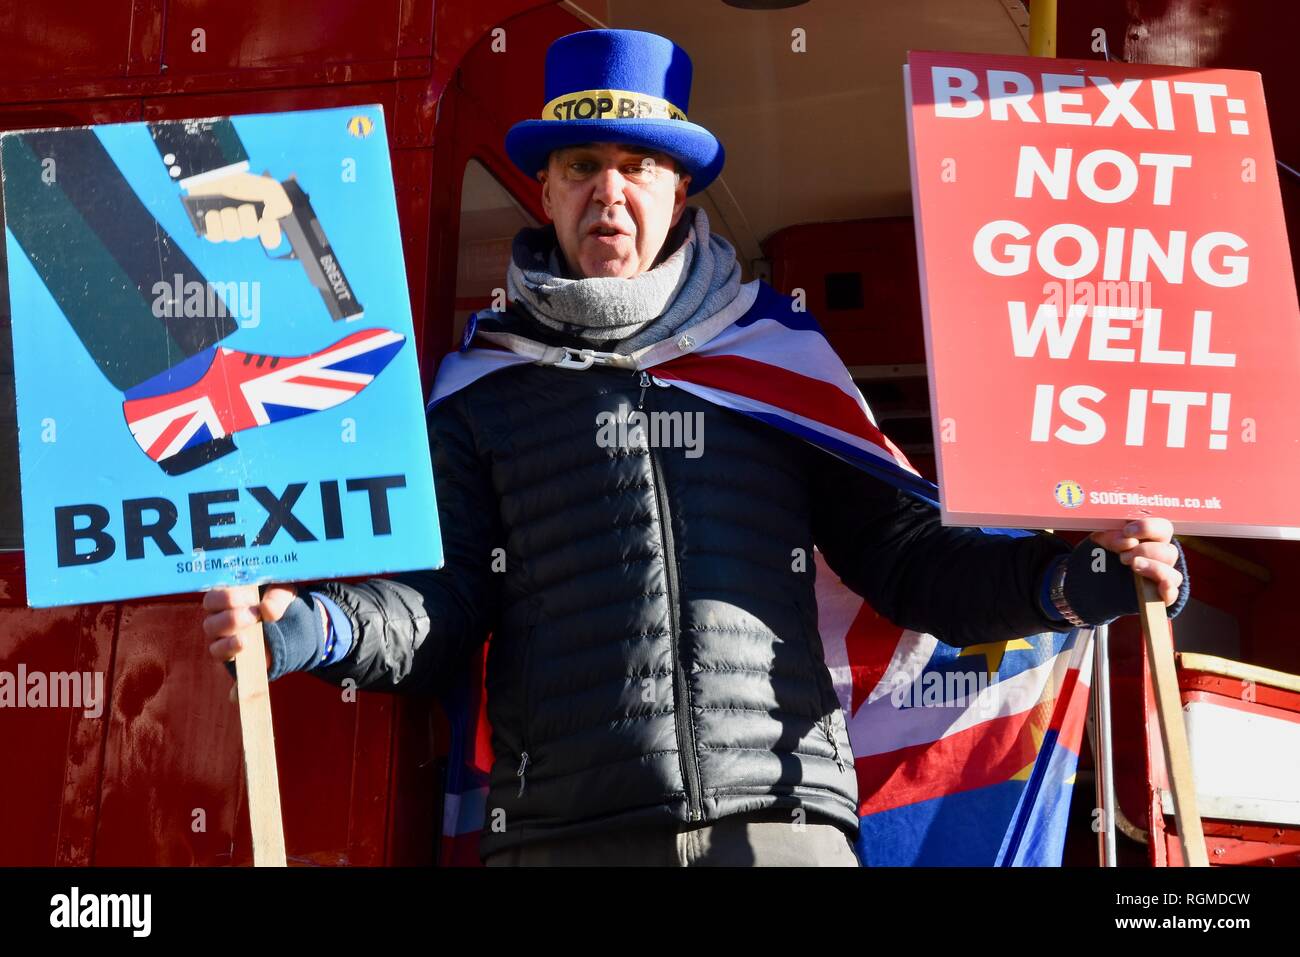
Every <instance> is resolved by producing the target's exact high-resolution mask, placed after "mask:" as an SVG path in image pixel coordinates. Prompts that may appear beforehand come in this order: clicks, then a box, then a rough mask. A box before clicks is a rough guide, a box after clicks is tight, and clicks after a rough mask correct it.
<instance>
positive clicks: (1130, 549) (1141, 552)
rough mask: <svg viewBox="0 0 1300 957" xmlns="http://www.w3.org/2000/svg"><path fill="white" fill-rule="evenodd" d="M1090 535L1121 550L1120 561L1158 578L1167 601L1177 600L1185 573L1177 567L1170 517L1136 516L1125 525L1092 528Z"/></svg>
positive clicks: (1155, 579) (1147, 576)
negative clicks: (1100, 528) (1095, 529)
mask: <svg viewBox="0 0 1300 957" xmlns="http://www.w3.org/2000/svg"><path fill="white" fill-rule="evenodd" d="M1088 537H1089V538H1090V539H1091V540H1092V541H1094V542H1096V543H1097V544H1098V545H1100V546H1101V547H1102V548H1105V549H1106V550H1107V551H1111V552H1116V553H1118V555H1119V560H1120V561H1121V562H1123V563H1124V564H1125V565H1131V566H1132V567H1133V569H1134V570H1135V571H1136V572H1137V573H1138V574H1139V575H1141V576H1142V577H1143V578H1150V579H1151V580H1152V581H1153V582H1155V583H1156V590H1157V591H1158V592H1159V594H1160V597H1161V599H1162V600H1163V601H1164V603H1165V604H1166V605H1172V604H1173V603H1174V602H1175V601H1177V600H1178V589H1179V587H1180V586H1181V585H1182V583H1183V574H1182V572H1180V571H1179V570H1178V569H1177V568H1175V567H1174V564H1175V563H1176V562H1177V561H1178V549H1177V548H1175V547H1174V546H1173V545H1172V544H1171V542H1172V541H1173V537H1174V525H1173V523H1172V522H1171V521H1169V520H1168V519H1167V518H1137V519H1134V520H1133V521H1132V522H1130V523H1129V524H1128V525H1126V526H1124V527H1123V528H1117V529H1111V530H1110V531H1105V532H1093V533H1092V534H1091V535H1089V536H1088Z"/></svg>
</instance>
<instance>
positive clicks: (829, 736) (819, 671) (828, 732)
mask: <svg viewBox="0 0 1300 957" xmlns="http://www.w3.org/2000/svg"><path fill="white" fill-rule="evenodd" d="M794 604H795V608H796V609H798V612H799V628H800V630H801V631H802V632H803V637H804V650H805V651H807V652H808V658H809V660H811V661H812V666H813V678H814V680H815V681H816V682H817V697H818V698H819V699H820V698H821V697H823V696H822V693H821V692H822V688H823V685H824V684H825V682H824V680H823V678H822V675H823V674H824V673H825V674H829V672H827V671H826V663H825V662H824V661H822V660H821V659H820V658H818V657H817V655H816V654H815V653H814V652H813V647H812V642H813V638H814V637H815V638H816V639H817V640H818V641H821V636H820V635H816V636H813V635H809V634H808V629H807V628H804V627H803V621H804V617H803V607H804V606H803V602H802V601H800V600H799V599H797V598H796V599H795V603H794ZM834 690H835V689H834V688H832V689H831V692H832V697H834ZM833 718H834V712H833V711H830V712H827V713H826V714H825V715H823V716H822V717H821V718H820V719H819V720H818V722H817V726H818V727H819V728H821V729H822V734H823V735H825V737H826V740H827V741H828V742H830V746H831V751H832V752H834V754H835V766H836V767H837V768H839V769H840V772H841V773H843V771H844V770H845V766H844V757H843V756H842V755H841V754H840V745H839V742H838V741H836V740H835V730H834V723H833Z"/></svg>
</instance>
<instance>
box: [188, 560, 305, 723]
mask: <svg viewBox="0 0 1300 957" xmlns="http://www.w3.org/2000/svg"><path fill="white" fill-rule="evenodd" d="M242 591H243V589H236V588H214V589H212V591H210V592H207V593H206V594H205V595H204V596H203V610H204V611H206V612H208V616H207V617H206V618H204V619H203V632H204V634H206V635H207V636H208V637H209V638H212V639H214V640H213V642H212V643H211V644H210V645H208V654H210V655H211V656H212V657H213V658H215V659H216V660H217V661H219V662H222V663H223V664H224V663H225V662H227V661H233V660H234V658H235V655H236V654H238V653H239V652H240V651H241V650H242V649H243V647H244V640H243V638H241V637H240V636H239V634H238V632H239V631H241V630H242V629H244V628H247V627H249V626H250V625H252V624H253V623H254V622H257V621H279V620H280V618H281V617H282V616H283V615H284V613H285V610H286V609H287V608H288V607H289V605H290V603H291V602H292V601H293V600H294V599H295V598H296V597H298V588H297V586H295V585H271V586H269V587H268V588H267V589H266V593H265V594H264V595H263V596H262V601H261V603H260V604H257V605H249V604H246V603H244V602H239V601H237V600H236V596H237V595H239V594H240V593H241V592H242ZM263 650H264V651H265V652H266V669H267V671H270V670H271V649H269V648H266V647H265V643H264V644H263ZM230 700H231V701H232V702H233V701H235V700H236V689H235V688H231V689H230Z"/></svg>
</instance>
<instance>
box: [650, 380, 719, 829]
mask: <svg viewBox="0 0 1300 957" xmlns="http://www.w3.org/2000/svg"><path fill="white" fill-rule="evenodd" d="M640 385H641V398H640V400H639V401H638V402H637V408H638V409H640V408H641V407H642V404H643V403H644V402H645V393H646V389H647V388H648V387H649V385H650V376H649V374H647V373H646V372H645V370H644V369H643V370H641V381H640ZM647 453H648V454H649V456H650V473H651V476H652V479H653V482H654V490H655V508H656V510H657V512H658V514H659V528H660V529H661V534H662V536H663V548H664V575H665V588H666V590H667V593H668V594H667V597H668V633H669V636H670V638H671V641H672V651H673V726H674V728H675V730H676V732H677V754H678V756H679V757H680V758H681V762H682V781H683V783H684V784H685V785H686V797H687V801H688V803H689V805H690V807H689V810H688V812H687V817H688V818H689V820H692V821H698V820H701V819H702V818H703V817H704V811H703V810H702V808H701V803H700V790H701V787H700V779H699V778H700V767H699V762H698V761H697V760H696V756H695V742H694V734H693V731H692V729H691V727H690V721H691V690H690V685H689V683H688V682H687V679H686V666H685V665H684V664H683V663H682V655H681V648H680V647H679V643H680V640H681V638H680V629H679V627H678V612H679V608H678V604H677V601H678V598H677V596H678V581H677V552H676V551H675V550H674V548H673V527H672V515H671V514H670V513H669V510H668V494H667V491H666V489H665V486H664V477H663V469H662V467H661V466H660V464H659V459H658V458H657V457H656V456H655V450H654V447H653V446H651V445H649V443H647Z"/></svg>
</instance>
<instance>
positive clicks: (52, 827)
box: [0, 607, 111, 866]
mask: <svg viewBox="0 0 1300 957" xmlns="http://www.w3.org/2000/svg"><path fill="white" fill-rule="evenodd" d="M81 621H82V614H81V610H80V609H78V608H59V609H50V610H48V611H44V612H40V613H35V612H30V611H27V610H26V609H22V608H12V607H5V608H0V671H5V672H8V673H9V675H10V676H11V677H10V679H9V680H11V681H14V682H17V681H18V680H19V679H20V676H22V675H23V673H24V671H25V673H26V674H32V673H35V672H43V673H46V674H49V673H51V672H67V671H73V670H77V664H78V653H77V652H78V644H79V642H80V640H81V630H82V629H81ZM110 640H111V633H110ZM20 669H22V670H20ZM23 683H24V687H25V684H26V683H25V680H24V682H23ZM24 699H25V695H24ZM17 703H18V702H17V701H15V702H14V704H15V705H17ZM0 720H3V722H4V725H3V726H4V733H3V734H0V768H3V769H4V773H5V779H6V785H5V787H4V788H3V790H0V865H4V866H14V865H50V864H55V863H57V862H58V861H57V848H58V834H59V817H60V814H61V812H62V804H63V797H64V787H65V774H66V776H68V777H71V778H72V779H73V789H74V793H75V795H76V797H77V798H79V799H83V800H84V797H85V788H84V785H85V783H86V782H85V780H84V779H81V778H78V777H77V774H76V772H75V770H74V769H72V768H70V767H68V765H69V764H70V763H71V762H70V761H69V748H68V743H69V740H70V739H72V738H74V737H75V741H76V744H77V748H78V757H80V756H81V755H82V751H81V749H82V748H83V747H84V746H85V745H87V744H88V742H86V740H85V738H84V736H83V735H82V734H80V733H79V732H80V730H81V728H82V725H81V724H80V722H79V721H78V720H77V718H76V717H74V712H73V711H72V710H70V709H68V708H52V707H35V708H33V707H16V706H15V707H7V708H5V709H4V711H3V712H0Z"/></svg>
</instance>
